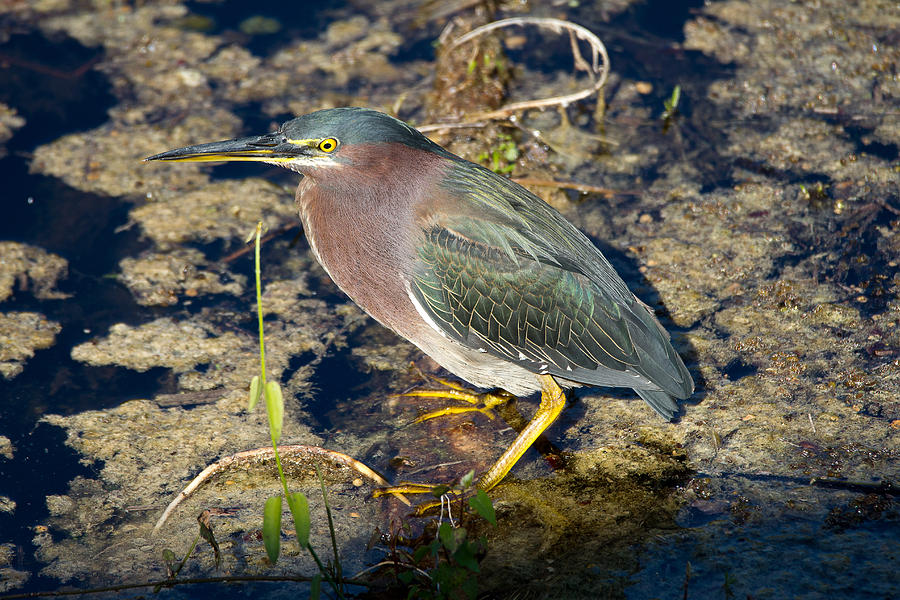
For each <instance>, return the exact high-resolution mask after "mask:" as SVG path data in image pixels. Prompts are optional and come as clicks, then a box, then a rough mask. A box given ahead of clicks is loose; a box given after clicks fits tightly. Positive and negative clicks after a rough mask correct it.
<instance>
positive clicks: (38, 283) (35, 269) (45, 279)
mask: <svg viewBox="0 0 900 600" xmlns="http://www.w3.org/2000/svg"><path fill="white" fill-rule="evenodd" d="M68 266H69V264H68V262H67V261H66V260H65V259H64V258H62V257H60V256H57V255H55V254H51V253H49V252H47V251H46V250H42V249H41V248H36V247H34V246H29V245H28V244H22V243H19V242H3V241H0V302H3V301H4V300H6V299H8V298H9V297H10V296H11V295H12V294H13V292H14V288H18V290H20V291H22V292H29V293H31V294H32V295H33V296H34V297H35V298H37V299H39V300H59V299H62V298H68V297H69V296H68V294H64V293H62V292H60V291H58V290H57V289H56V285H57V283H58V282H59V280H60V279H62V278H63V277H65V276H66V275H67V272H68Z"/></svg>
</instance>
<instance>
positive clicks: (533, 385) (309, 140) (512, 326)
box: [147, 108, 694, 490]
mask: <svg viewBox="0 0 900 600" xmlns="http://www.w3.org/2000/svg"><path fill="white" fill-rule="evenodd" d="M147 160H165V161H261V162H266V163H271V164H275V165H279V166H282V167H285V168H288V169H291V170H293V171H296V172H298V173H300V174H301V175H302V176H303V178H302V179H301V181H300V185H299V186H298V187H297V194H296V204H297V208H298V210H299V212H300V219H301V221H302V222H303V229H304V232H305V234H306V237H307V239H308V240H309V245H310V248H311V249H312V251H313V254H315V256H316V258H317V259H318V261H319V262H320V263H321V265H322V267H323V268H324V269H325V271H326V272H327V273H328V275H329V276H330V277H331V278H332V279H333V280H334V282H335V283H336V284H337V285H338V287H339V288H341V289H342V290H343V291H344V292H345V293H346V294H347V295H348V296H350V298H351V299H353V300H354V301H355V302H356V303H357V304H358V305H359V306H360V307H362V308H363V310H365V311H366V312H367V313H369V314H370V315H371V316H372V317H373V318H375V319H376V320H377V321H378V322H379V323H381V324H382V325H384V326H386V327H388V328H390V329H392V330H393V331H394V332H396V333H397V334H398V335H400V336H402V337H404V338H406V339H407V340H409V341H410V342H412V343H413V344H415V345H416V346H418V347H419V348H420V349H421V350H422V351H423V352H424V353H425V354H427V355H429V356H431V357H432V358H433V359H434V360H435V361H437V362H438V363H439V364H440V365H441V366H443V367H444V368H445V369H447V370H448V371H450V372H452V373H454V374H455V375H457V376H458V377H460V378H462V379H464V380H466V381H467V382H469V383H471V384H473V385H474V386H476V387H480V388H491V389H497V388H502V389H504V390H506V391H507V392H509V393H511V394H514V395H528V394H531V393H534V392H537V391H540V392H541V402H540V406H539V408H538V409H537V411H536V413H535V415H534V417H533V418H532V419H531V421H530V422H529V423H528V425H527V426H526V427H525V428H524V429H523V430H522V431H521V432H520V433H519V435H518V437H517V438H516V440H515V441H514V442H513V443H512V445H511V446H510V447H509V449H507V450H506V452H505V453H504V454H503V455H502V456H501V457H500V458H499V459H498V460H497V462H496V463H495V464H494V465H493V466H492V467H491V468H490V469H488V471H486V472H485V473H484V474H483V475H482V476H481V478H480V479H479V481H478V485H479V487H480V488H482V489H485V490H487V489H490V488H492V487H493V486H495V485H496V484H497V483H499V482H500V480H502V479H503V477H504V476H505V475H506V474H507V473H508V472H509V470H510V469H511V468H512V467H513V465H515V463H516V461H518V459H519V458H520V457H521V456H522V454H524V453H525V451H526V450H527V449H528V448H529V447H530V446H531V444H532V443H533V442H534V441H535V440H536V439H537V438H538V437H539V436H540V435H541V433H543V431H544V430H545V429H546V428H547V427H549V426H550V424H551V423H553V421H554V420H555V419H556V417H557V416H558V415H559V413H560V411H561V410H562V408H563V405H564V404H565V395H564V392H563V389H562V388H571V387H576V386H606V387H623V388H632V389H634V391H635V392H637V394H638V395H639V396H640V397H641V398H643V399H644V400H645V401H646V402H647V404H649V405H650V406H651V408H653V410H655V411H656V412H657V413H659V414H660V415H661V416H662V417H663V418H664V419H667V420H671V419H672V417H673V416H674V415H675V413H676V411H677V410H678V407H677V405H676V403H675V400H674V398H680V399H685V398H688V397H689V396H690V395H691V394H692V393H693V389H694V382H693V380H692V379H691V375H690V373H688V371H687V369H686V368H685V366H684V363H683V362H682V360H681V358H680V357H679V356H678V354H677V353H676V352H675V350H674V349H673V348H672V345H671V343H670V342H669V335H668V334H667V332H666V331H665V329H663V327H662V326H661V325H660V324H659V322H658V321H657V320H656V318H655V316H654V315H653V313H652V312H651V310H650V309H649V308H648V307H647V306H646V305H645V304H643V303H642V302H641V301H640V300H638V299H637V298H636V297H635V296H634V294H632V293H631V291H629V289H628V287H627V286H626V285H625V283H624V282H623V281H622V279H621V278H620V277H619V275H618V274H617V273H616V271H615V269H613V267H612V265H610V263H609V261H607V260H606V258H605V257H604V256H603V254H601V253H600V251H599V250H598V249H597V248H596V246H594V244H592V243H591V241H590V240H589V239H588V238H587V237H586V236H585V235H584V234H583V233H582V232H581V231H579V230H578V229H577V228H576V227H575V226H574V225H572V224H571V223H569V221H567V220H566V219H565V217H563V216H562V215H561V214H560V213H559V212H557V211H556V210H555V209H553V208H552V207H551V206H549V205H548V204H547V203H545V202H544V201H543V200H541V199H540V198H538V197H537V196H535V195H534V194H532V193H531V192H529V191H528V190H526V189H525V188H523V187H522V186H520V185H518V184H516V183H515V182H513V181H510V180H509V179H507V178H505V177H502V176H500V175H497V174H495V173H494V172H492V171H490V170H488V169H485V168H484V167H481V166H479V165H477V164H474V163H471V162H468V161H466V160H464V159H462V158H460V157H458V156H456V155H454V154H452V153H450V152H448V151H447V150H445V149H444V148H442V147H440V146H438V145H437V144H435V143H434V142H432V141H431V140H429V139H428V138H427V137H425V136H424V135H422V134H421V133H420V132H418V131H417V130H415V129H413V128H412V127H411V126H409V125H407V124H406V123H404V122H402V121H399V120H397V119H395V118H393V117H390V116H388V115H386V114H383V113H380V112H377V111H374V110H369V109H364V108H334V109H328V110H320V111H318V112H314V113H311V114H308V115H304V116H302V117H299V118H296V119H293V120H291V121H288V122H287V123H285V124H284V125H282V126H281V128H280V129H278V131H275V132H274V133H268V134H265V135H260V136H253V137H245V138H239V139H233V140H226V141H221V142H213V143H209V144H200V145H197V146H188V147H186V148H179V149H177V150H170V151H169V152H163V153H162V154H157V155H155V156H151V157H149V158H147ZM447 397H451V395H448V396H447Z"/></svg>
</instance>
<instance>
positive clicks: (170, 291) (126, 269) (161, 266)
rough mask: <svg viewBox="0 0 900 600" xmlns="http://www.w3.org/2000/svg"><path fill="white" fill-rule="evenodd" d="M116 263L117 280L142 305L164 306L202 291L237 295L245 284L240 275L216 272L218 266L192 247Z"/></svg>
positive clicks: (153, 253) (149, 254) (200, 293)
mask: <svg viewBox="0 0 900 600" xmlns="http://www.w3.org/2000/svg"><path fill="white" fill-rule="evenodd" d="M119 266H120V268H121V269H122V272H121V274H120V275H119V281H121V282H122V283H123V284H125V285H126V286H127V287H128V289H129V290H131V293H132V294H134V296H135V299H136V300H137V302H138V304H142V305H145V306H168V305H172V304H176V303H177V302H178V301H179V298H193V297H196V296H199V295H202V294H231V295H235V296H237V295H240V294H241V293H242V292H243V291H244V286H245V284H246V278H245V277H243V276H240V275H231V274H228V273H223V272H216V271H217V270H218V269H216V267H215V266H214V265H209V264H208V262H207V261H206V259H205V257H204V256H203V253H202V252H200V251H199V250H196V249H194V248H179V249H176V250H173V251H172V252H168V253H164V254H163V253H155V252H151V253H148V254H146V255H144V256H143V257H141V258H125V259H122V262H121V263H119ZM204 266H206V267H210V266H211V267H212V269H209V268H206V269H204V268H203V267H204ZM213 269H215V270H213Z"/></svg>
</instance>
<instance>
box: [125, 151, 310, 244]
mask: <svg viewBox="0 0 900 600" xmlns="http://www.w3.org/2000/svg"><path fill="white" fill-rule="evenodd" d="M163 167H165V170H166V171H172V170H176V171H177V170H178V169H179V168H180V165H175V166H174V168H173V165H163ZM131 219H132V220H133V221H135V222H136V223H138V224H140V226H141V229H142V231H143V232H144V234H145V235H146V236H148V237H149V238H150V239H152V240H153V241H154V242H155V243H156V244H157V246H159V247H160V248H170V247H172V246H173V245H175V244H181V243H184V242H188V241H198V242H203V243H208V242H212V241H215V240H220V239H221V240H225V241H226V242H229V243H234V242H237V243H240V242H243V241H244V240H246V239H247V236H248V235H250V234H252V233H253V232H254V230H255V228H256V223H257V222H259V221H263V224H264V226H266V227H267V228H268V229H274V228H276V227H279V226H281V225H283V224H284V223H294V222H295V221H296V220H297V215H296V209H295V208H294V202H293V195H292V194H291V193H289V192H286V191H285V190H283V189H281V188H280V187H278V186H276V185H274V184H272V183H270V182H268V181H265V180H263V179H244V180H241V181H223V182H216V183H210V184H209V185H206V186H203V187H202V188H200V189H197V190H195V191H191V192H188V193H184V194H177V195H176V194H172V193H170V192H159V193H157V194H155V195H154V198H153V200H151V201H148V202H146V203H145V204H143V205H142V206H138V207H136V208H135V209H134V210H132V211H131Z"/></svg>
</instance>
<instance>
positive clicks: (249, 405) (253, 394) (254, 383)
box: [247, 375, 259, 411]
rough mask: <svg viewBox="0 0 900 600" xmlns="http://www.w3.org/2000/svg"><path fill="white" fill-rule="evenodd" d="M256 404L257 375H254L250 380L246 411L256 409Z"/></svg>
mask: <svg viewBox="0 0 900 600" xmlns="http://www.w3.org/2000/svg"><path fill="white" fill-rule="evenodd" d="M257 402H259V375H254V376H253V379H251V380H250V401H249V402H248V403H247V410H248V411H251V410H253V409H254V408H256V403H257Z"/></svg>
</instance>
